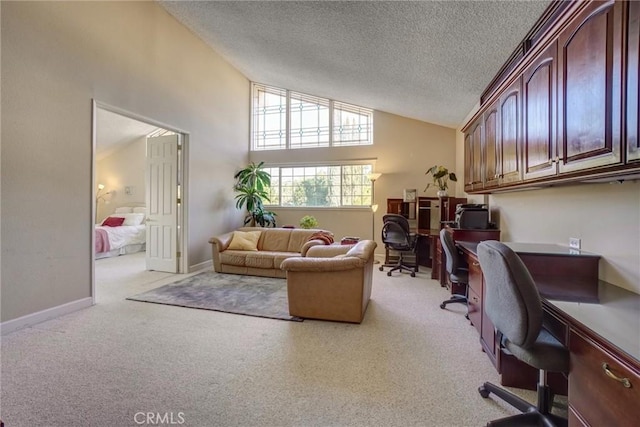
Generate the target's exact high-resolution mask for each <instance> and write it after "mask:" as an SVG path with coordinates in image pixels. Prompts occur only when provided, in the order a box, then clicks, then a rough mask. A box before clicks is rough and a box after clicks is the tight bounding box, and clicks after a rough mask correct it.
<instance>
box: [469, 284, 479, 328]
mask: <svg viewBox="0 0 640 427" xmlns="http://www.w3.org/2000/svg"><path fill="white" fill-rule="evenodd" d="M468 292H469V294H468V296H467V307H468V310H469V311H468V313H469V321H470V322H471V324H472V325H473V326H474V327H475V328H476V330H477V331H478V335H480V336H482V299H481V298H480V296H479V295H478V294H476V293H475V292H474V291H473V289H471V288H469V290H468Z"/></svg>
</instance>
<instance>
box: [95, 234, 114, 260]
mask: <svg viewBox="0 0 640 427" xmlns="http://www.w3.org/2000/svg"><path fill="white" fill-rule="evenodd" d="M110 250H111V245H110V244H109V235H108V234H107V232H106V231H104V230H102V229H100V228H96V253H97V254H99V253H102V252H109V251H110Z"/></svg>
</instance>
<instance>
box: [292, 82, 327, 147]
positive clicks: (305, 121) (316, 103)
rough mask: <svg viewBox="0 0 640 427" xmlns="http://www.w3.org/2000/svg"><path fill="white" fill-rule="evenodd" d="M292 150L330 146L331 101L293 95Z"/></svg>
mask: <svg viewBox="0 0 640 427" xmlns="http://www.w3.org/2000/svg"><path fill="white" fill-rule="evenodd" d="M289 104H290V107H289V111H290V114H291V116H290V119H289V120H290V123H291V125H290V126H289V128H290V129H291V132H290V135H291V143H290V146H291V148H311V147H328V146H329V100H328V99H322V98H316V97H315V96H308V95H303V94H301V93H293V92H292V93H291V101H290V102H289Z"/></svg>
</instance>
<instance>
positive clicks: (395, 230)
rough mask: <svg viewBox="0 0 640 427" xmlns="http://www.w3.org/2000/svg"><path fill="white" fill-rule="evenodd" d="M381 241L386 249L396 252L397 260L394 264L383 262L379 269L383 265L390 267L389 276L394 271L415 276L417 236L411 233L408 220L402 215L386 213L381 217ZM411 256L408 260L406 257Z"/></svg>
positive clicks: (382, 269) (383, 266)
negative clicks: (410, 259) (411, 260)
mask: <svg viewBox="0 0 640 427" xmlns="http://www.w3.org/2000/svg"><path fill="white" fill-rule="evenodd" d="M382 221H383V224H384V225H383V226H382V242H383V243H384V245H385V248H386V249H387V251H395V252H398V262H396V263H395V264H384V265H381V266H380V271H384V268H385V267H392V268H391V270H389V271H388V272H387V276H391V273H393V272H394V271H398V270H400V271H401V272H402V271H408V272H410V273H411V277H416V271H418V263H417V262H416V254H415V251H416V241H417V237H416V236H415V235H413V234H412V233H411V230H410V227H409V221H408V220H407V218H405V217H404V216H402V215H397V214H386V215H384V216H383V217H382ZM408 257H410V258H413V262H410V261H409V260H408V259H407V258H408Z"/></svg>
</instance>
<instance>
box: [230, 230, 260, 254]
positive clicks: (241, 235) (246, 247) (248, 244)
mask: <svg viewBox="0 0 640 427" xmlns="http://www.w3.org/2000/svg"><path fill="white" fill-rule="evenodd" d="M261 233H262V232H261V231H234V232H233V238H232V239H231V243H229V247H228V249H230V250H238V251H257V250H258V239H259V238H260V234H261Z"/></svg>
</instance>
